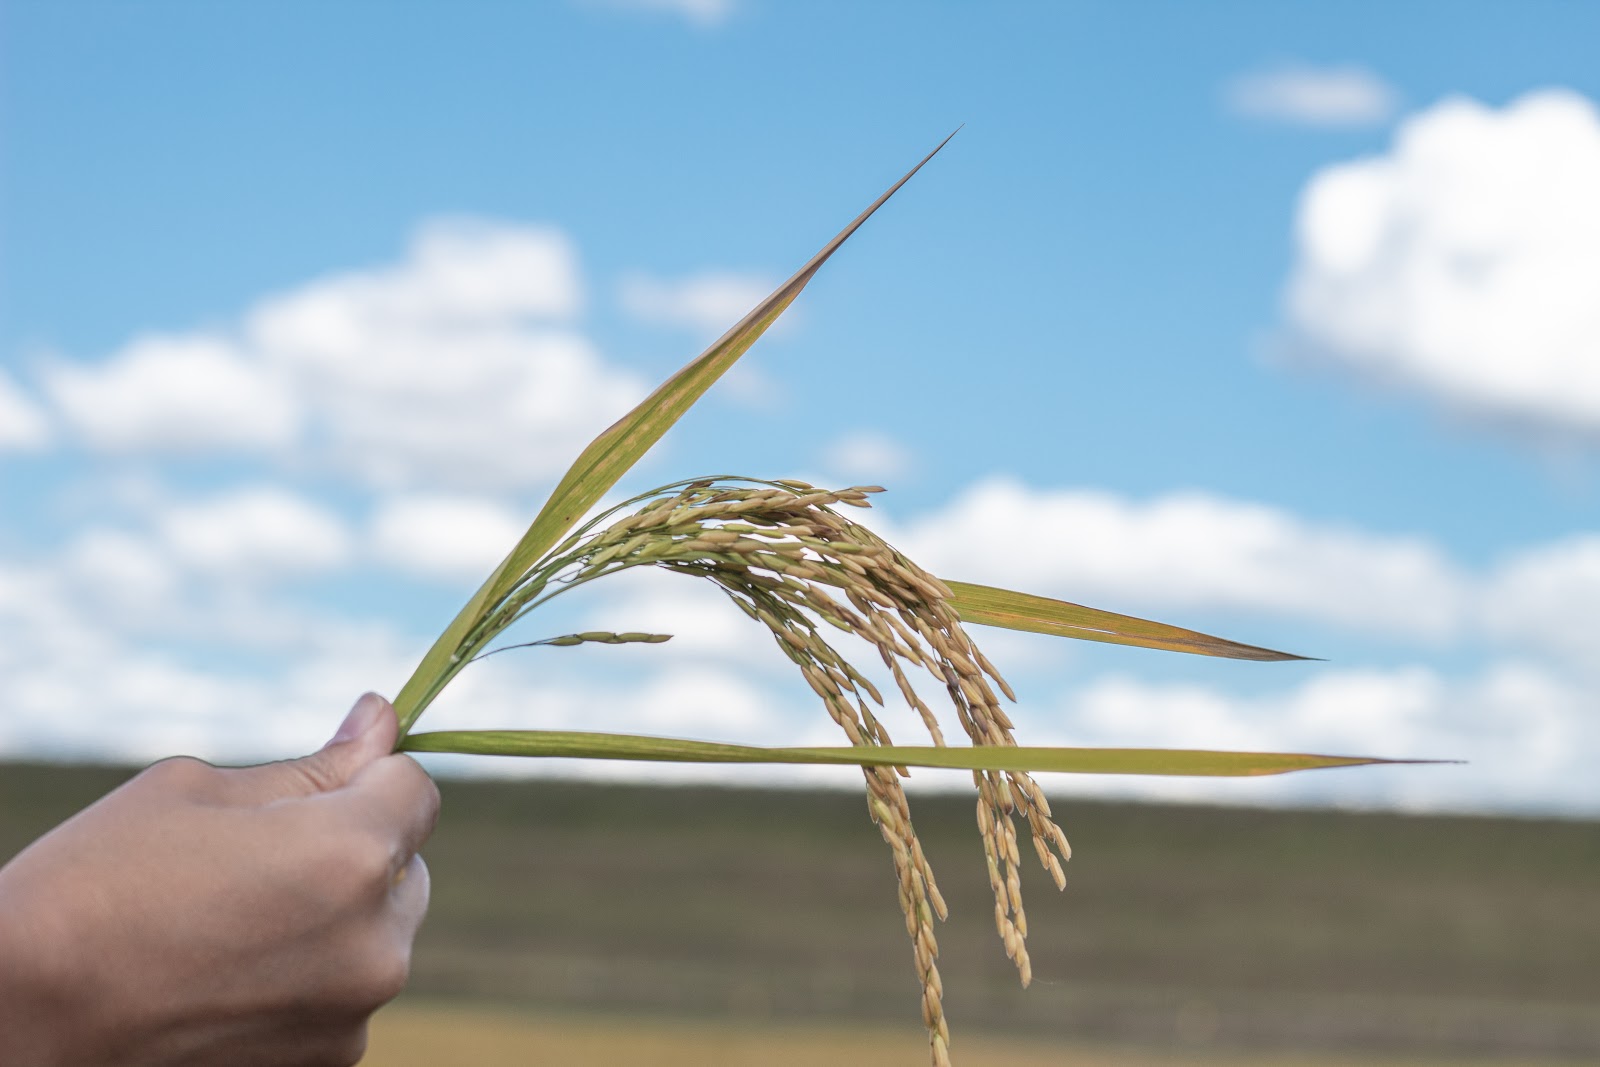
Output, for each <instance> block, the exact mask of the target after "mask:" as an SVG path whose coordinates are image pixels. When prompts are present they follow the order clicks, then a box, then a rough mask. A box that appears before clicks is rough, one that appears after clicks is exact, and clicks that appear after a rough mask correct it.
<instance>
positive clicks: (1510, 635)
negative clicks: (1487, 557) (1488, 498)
mask: <svg viewBox="0 0 1600 1067" xmlns="http://www.w3.org/2000/svg"><path fill="white" fill-rule="evenodd" d="M1597 606H1600V536H1595V535H1593V534H1588V535H1581V536H1577V537H1572V538H1568V539H1565V540H1562V541H1558V542H1555V543H1553V544H1548V545H1540V546H1536V547H1534V548H1531V549H1527V550H1525V551H1522V552H1519V553H1517V554H1515V555H1514V556H1512V557H1511V558H1509V559H1507V560H1505V561H1504V562H1503V563H1502V564H1501V565H1500V566H1499V567H1497V568H1496V569H1495V572H1494V574H1493V575H1492V576H1491V577H1490V579H1489V580H1488V581H1487V583H1486V587H1485V590H1484V595H1483V599H1482V607H1481V610H1482V614H1483V625H1484V627H1485V629H1486V630H1487V631H1488V632H1489V633H1490V634H1491V635H1493V636H1495V637H1497V638H1499V639H1501V640H1503V641H1508V642H1512V643H1515V644H1517V645H1520V646H1522V647H1525V648H1534V649H1543V650H1548V651H1553V652H1555V653H1557V654H1558V655H1563V656H1566V657H1568V658H1570V660H1571V662H1572V663H1573V664H1575V665H1578V666H1585V665H1586V666H1587V667H1588V668H1589V669H1590V670H1591V671H1594V672H1595V673H1596V677H1600V610H1597Z"/></svg>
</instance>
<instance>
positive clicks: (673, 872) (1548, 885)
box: [0, 765, 1600, 1067]
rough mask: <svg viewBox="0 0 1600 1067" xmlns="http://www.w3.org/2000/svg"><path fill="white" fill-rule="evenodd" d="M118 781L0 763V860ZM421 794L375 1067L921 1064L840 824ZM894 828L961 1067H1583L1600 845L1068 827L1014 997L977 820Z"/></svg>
mask: <svg viewBox="0 0 1600 1067" xmlns="http://www.w3.org/2000/svg"><path fill="white" fill-rule="evenodd" d="M126 774H127V772H126V771H115V770H105V769H73V770H64V769H60V768H52V767H38V766H29V765H0V857H4V856H8V855H10V854H11V852H12V851H14V850H15V849H16V848H18V847H20V846H21V844H23V843H24V842H25V841H26V840H27V839H29V838H30V837H32V836H33V835H35V834H37V833H38V832H40V831H42V830H43V829H45V828H46V827H48V826H49V825H51V824H52V823H53V822H54V821H56V820H58V819H60V818H62V817H64V816H65V815H66V814H69V813H70V812H71V811H72V810H75V808H76V807H78V806H80V805H81V804H82V803H84V802H85V801H86V800H88V799H90V798H91V797H93V796H95V795H97V794H98V793H99V792H103V791H104V790H105V789H106V788H109V787H110V786H111V785H112V784H114V783H115V782H116V781H117V780H119V779H120V778H121V777H124V776H125V775H126ZM443 791H444V795H445V813H444V817H443V819H442V821H441V824H440V827H439V830H438V832H437V833H436V834H435V836H434V839H433V841H432V842H431V843H430V845H429V847H428V849H427V850H426V855H427V857H428V861H429V864H430V866H431V868H432V871H433V876H434V905H433V911H432V914H431V915H430V918H429V922H428V924H427V926H426V927H425V928H424V931H423V935H422V937H421V939H420V940H419V943H418V947H417V956H416V960H415V966H414V971H413V982H412V989H411V992H410V993H408V994H407V997H406V998H403V999H402V1002H401V1004H400V1005H398V1006H397V1008H396V1009H395V1010H393V1011H392V1013H390V1014H386V1015H385V1016H383V1017H382V1019H383V1025H382V1026H381V1027H380V1028H379V1031H378V1041H379V1043H378V1044H377V1045H375V1046H374V1055H375V1056H376V1055H380V1054H381V1055H390V1054H391V1052H389V1051H386V1050H387V1049H389V1048H390V1047H391V1046H389V1045H387V1044H385V1042H387V1041H389V1040H390V1038H389V1037H388V1036H387V1035H388V1034H389V1033H390V1030H388V1029H386V1028H390V1027H394V1028H404V1027H411V1026H422V1027H426V1026H429V1025H433V1024H432V1023H428V1022H427V1018H433V1019H434V1020H435V1022H436V1021H437V1018H438V1017H437V1016H436V1015H430V1016H427V1017H424V1016H420V1015H412V1014H408V1013H409V1012H411V1011H412V1009H411V1008H409V1007H408V1004H409V1003H410V1002H411V1001H412V1000H413V999H414V1000H415V1002H416V1003H417V1004H419V1005H424V1006H427V1005H437V1004H439V1003H442V1002H448V1003H450V1004H456V1005H472V1006H478V1007H494V1008H495V1009H497V1010H499V1009H504V1010H505V1012H507V1013H508V1014H506V1015H503V1016H497V1018H500V1019H502V1022H501V1023H500V1024H499V1025H501V1026H502V1027H509V1028H510V1029H504V1030H503V1031H497V1032H504V1033H507V1034H510V1033H513V1032H520V1031H518V1029H517V1028H518V1026H519V1025H521V1024H517V1023H515V1022H513V1021H511V1020H512V1019H513V1018H514V1017H515V1015H516V1013H523V1014H524V1015H526V1014H527V1013H530V1012H531V1013H533V1014H532V1015H531V1016H529V1017H530V1018H534V1019H536V1020H537V1023H536V1025H537V1027H538V1028H539V1032H540V1033H543V1034H544V1035H545V1036H544V1037H542V1038H538V1039H539V1040H557V1039H558V1038H559V1040H562V1041H568V1040H571V1041H581V1040H589V1039H591V1038H593V1039H598V1038H599V1037H604V1038H606V1039H608V1040H609V1039H616V1040H623V1039H625V1038H627V1037H628V1035H630V1034H635V1033H638V1032H640V1030H639V1028H644V1029H647V1030H649V1033H648V1034H647V1035H646V1038H645V1039H644V1040H643V1045H644V1046H645V1047H652V1048H663V1049H665V1048H668V1047H677V1046H672V1045H662V1044H660V1042H661V1041H663V1040H665V1039H663V1038H662V1037H660V1035H659V1034H658V1033H657V1029H658V1028H660V1027H666V1028H667V1029H668V1030H671V1031H672V1032H674V1033H677V1034H679V1035H682V1036H681V1041H679V1042H678V1044H679V1045H681V1046H682V1047H683V1048H685V1049H686V1051H685V1053H684V1055H685V1056H686V1057H689V1059H684V1060H681V1061H678V1060H668V1059H658V1060H652V1059H649V1058H644V1059H636V1058H633V1053H630V1052H628V1051H627V1050H626V1049H623V1050H621V1051H602V1052H594V1053H592V1054H590V1053H573V1054H571V1055H570V1056H569V1055H568V1054H566V1053H563V1052H561V1051H560V1049H559V1048H557V1050H556V1051H551V1052H548V1053H538V1054H535V1053H526V1054H518V1055H525V1056H526V1059H519V1060H517V1062H541V1061H542V1062H552V1063H555V1062H571V1063H585V1062H593V1063H602V1064H603V1063H652V1062H660V1063H676V1062H690V1061H691V1060H692V1062H696V1063H706V1064H714V1063H719V1062H725V1063H742V1062H757V1061H754V1060H739V1059H737V1058H733V1059H723V1060H718V1059H716V1058H715V1054H720V1053H715V1054H714V1050H716V1049H722V1048H730V1049H733V1050H734V1051H732V1052H729V1053H728V1055H730V1056H737V1055H741V1054H742V1053H740V1052H738V1051H737V1048H738V1046H737V1045H736V1044H729V1043H730V1042H736V1041H739V1040H745V1038H741V1037H739V1036H738V1035H739V1033H741V1032H756V1033H759V1034H761V1035H768V1036H762V1037H760V1039H759V1041H758V1047H759V1048H761V1049H762V1052H761V1056H762V1058H761V1059H760V1060H759V1062H762V1063H773V1064H777V1063H781V1062H785V1061H781V1060H778V1059H775V1058H773V1056H774V1055H775V1053H774V1052H773V1048H774V1047H776V1046H774V1045H773V1044H772V1042H774V1041H776V1044H777V1046H782V1047H783V1048H786V1049H787V1048H790V1047H791V1044H792V1048H793V1050H794V1052H795V1054H796V1055H800V1054H801V1053H802V1052H804V1051H805V1050H809V1049H811V1048H813V1046H812V1045H811V1044H809V1042H811V1041H812V1040H818V1041H823V1042H827V1041H836V1042H837V1041H843V1042H844V1043H845V1044H846V1045H849V1046H850V1047H852V1048H854V1047H856V1046H857V1045H858V1044H860V1043H862V1042H866V1043H868V1044H867V1045H861V1047H868V1046H869V1045H870V1042H872V1041H876V1040H879V1039H880V1038H881V1039H882V1040H892V1043H893V1044H894V1045H895V1047H896V1048H898V1047H899V1046H900V1042H901V1041H906V1042H908V1047H909V1051H908V1053H907V1055H908V1056H909V1057H910V1058H909V1059H907V1060H906V1061H905V1062H906V1063H908V1064H911V1063H916V1062H920V1050H921V1048H922V1043H921V1038H920V1036H919V1035H918V1033H917V1030H916V1025H915V1023H916V1019H917V989H916V983H915V980H914V979H913V977H912V975H911V969H910V950H909V948H908V946H907V944H906V943H905V936H904V927H903V924H902V920H901V918H900V915H899V911H898V909H897V907H896V905H895V892H894V885H893V877H892V869H891V866H890V862H889V859H888V856H887V854H886V852H885V850H884V848H883V846H882V844H881V842H880V841H879V840H878V837H877V832H876V830H875V829H874V828H873V827H872V825H871V824H870V822H869V821H868V820H867V817H866V811H865V804H864V802H863V801H862V799H861V798H860V797H858V796H854V795H851V794H845V793H803V792H782V791H777V790H772V791H761V790H745V791H736V790H718V789H705V788H693V789H689V788H685V789H669V788H657V789H652V788H644V787H623V786H599V785H586V784H576V783H560V782H527V783H484V782H461V781H447V782H445V783H443ZM913 811H914V813H915V816H916V820H917V824H918V826H919V828H920V830H921V832H922V835H923V837H924V840H925V843H926V847H927V850H928V853H929V856H930V858H931V860H932V862H933V864H934V866H935V869H936V870H937V871H938V872H939V874H940V878H941V885H942V888H943V890H944V893H945V896H946V897H947V898H948V900H949V902H950V906H951V912H952V915H951V919H950V921H949V922H948V923H947V924H945V925H944V926H943V927H942V928H941V930H940V933H939V938H940V944H941V947H942V956H941V963H942V965H943V969H944V974H945V988H946V1005H947V1010H948V1013H949V1016H950V1018H951V1022H952V1025H953V1026H954V1028H955V1033H956V1036H957V1039H958V1041H959V1042H960V1043H961V1044H960V1047H961V1049H962V1051H963V1052H964V1053H970V1055H964V1056H963V1059H962V1062H963V1064H964V1065H967V1067H970V1065H971V1064H973V1063H975V1062H983V1061H982V1060H979V1059H977V1058H976V1057H977V1056H978V1055H982V1054H983V1053H982V1052H981V1051H980V1050H981V1049H983V1048H984V1047H986V1046H985V1044H984V1042H986V1041H988V1040H989V1039H990V1037H992V1036H994V1035H1007V1036H1009V1037H1013V1038H1022V1039H1026V1040H1028V1041H1030V1042H1044V1043H1046V1047H1049V1048H1051V1049H1058V1048H1060V1047H1062V1046H1061V1043H1062V1042H1068V1044H1067V1045H1066V1046H1065V1047H1067V1048H1070V1049H1073V1050H1080V1049H1085V1048H1087V1049H1091V1050H1101V1051H1094V1052H1093V1053H1092V1056H1093V1058H1091V1059H1088V1060H1085V1059H1082V1058H1080V1059H1077V1060H1074V1059H1072V1058H1070V1055H1079V1056H1087V1055H1091V1053H1089V1052H1083V1053H1081V1054H1080V1053H1079V1052H1076V1051H1074V1052H1072V1053H1071V1054H1070V1055H1068V1054H1064V1053H1051V1055H1054V1056H1055V1057H1056V1058H1054V1059H1042V1060H1040V1059H1035V1060H1028V1059H1019V1058H1016V1057H1019V1056H1023V1055H1024V1052H1020V1051H1019V1052H1016V1053H1015V1055H1011V1054H1010V1053H1008V1054H1007V1055H1010V1056H1011V1058H1007V1059H1005V1060H1004V1062H1007V1063H1022V1064H1029V1063H1034V1062H1038V1063H1091V1062H1092V1063H1104V1064H1108V1065H1113V1064H1114V1065H1119V1067H1120V1065H1122V1064H1130V1065H1131V1064H1141V1065H1142V1064H1146V1063H1158V1062H1159V1063H1188V1062H1200V1063H1204V1062H1227V1063H1239V1064H1254V1063H1257V1062H1260V1063H1273V1064H1277V1063H1289V1062H1298V1063H1327V1064H1333V1063H1337V1064H1341V1065H1343V1064H1347V1063H1349V1064H1354V1063H1358V1062H1359V1063H1368V1064H1379V1063H1382V1064H1394V1063H1399V1062H1409V1061H1407V1060H1406V1059H1405V1058H1406V1057H1414V1058H1416V1059H1417V1060H1420V1061H1423V1062H1437V1063H1467V1062H1482V1063H1485V1064H1488V1063H1496V1064H1512V1063H1515V1064H1518V1065H1528V1064H1534V1063H1540V1062H1543V1061H1547V1060H1548V1061H1563V1062H1566V1063H1569V1064H1570V1063H1600V832H1597V831H1600V827H1596V826H1595V825H1594V824H1593V823H1582V822H1559V821H1536V820H1516V819H1477V818H1419V817H1404V816H1393V815H1371V814H1348V813H1337V812H1285V811H1266V810H1229V809H1208V808H1197V807H1164V806H1154V805H1149V806H1146V805H1113V804H1097V803H1086V802H1064V803H1062V804H1060V805H1058V815H1059V816H1060V821H1061V824H1062V825H1063V826H1064V827H1065V828H1066V830H1067V832H1068V834H1069V835H1070V836H1071V837H1072V839H1073V844H1074V847H1075V849H1076V856H1075V858H1074V860H1073V862H1072V864H1071V866H1070V868H1069V879H1070V880H1069V884H1068V888H1067V891H1066V892H1065V893H1064V894H1057V893H1055V891H1054V890H1053V889H1052V888H1051V887H1050V885H1049V884H1048V882H1047V881H1046V879H1045V878H1044V877H1043V876H1042V872H1037V871H1031V870H1030V871H1029V872H1028V874H1029V875H1034V874H1038V875H1039V876H1038V877H1032V878H1025V894H1026V895H1027V897H1028V907H1029V919H1030V926H1031V929H1032V933H1031V936H1030V939H1029V945H1030V948H1031V951H1032V953H1033V958H1034V969H1035V974H1036V978H1035V982H1034V985H1033V987H1032V988H1031V989H1028V990H1026V991H1024V990H1021V989H1019V988H1017V984H1016V980H1015V975H1014V972H1013V971H1012V970H1011V967H1010V964H1009V963H1008V961H1007V960H1006V959H1005V957H1004V954H1003V953H1002V952H1001V950H1000V948H999V946H998V943H997V940H996V938H995V936H994V927H993V921H992V904H991V902H990V900H989V896H988V885H987V881H986V878H985V876H984V873H983V865H982V859H981V853H980V851H979V846H978V843H977V839H976V834H975V829H974V827H973V818H972V801H971V800H970V799H969V798H966V797H944V796H933V797H916V798H913ZM418 1010H420V1009H418ZM434 1010H435V1009H434V1008H431V1007H430V1008H429V1011H434ZM583 1018H588V1019H591V1020H592V1019H595V1018H604V1019H606V1020H608V1021H605V1022H602V1023H582V1024H580V1023H578V1022H574V1021H573V1020H574V1019H583ZM563 1020H564V1021H563ZM584 1027H588V1030H585V1029H584ZM730 1027H732V1028H733V1029H732V1030H730V1029H729V1028H730ZM574 1028H576V1029H574ZM739 1028H746V1030H744V1031H741V1030H740V1029H739ZM749 1028H754V1030H750V1029H749ZM773 1028H777V1029H773ZM854 1028H861V1029H859V1030H857V1029H854ZM885 1028H887V1030H886V1029H885ZM394 1033H395V1035H396V1036H395V1039H396V1040H398V1041H400V1043H401V1045H403V1046H405V1047H406V1048H422V1047H424V1045H425V1039H424V1038H423V1037H420V1036H417V1035H418V1034H420V1033H421V1031H415V1032H413V1031H411V1030H405V1031H404V1032H402V1031H401V1030H400V1029H396V1030H395V1031H394ZM585 1033H588V1034H589V1035H590V1037H585V1036H584V1034H585ZM772 1034H778V1035H780V1037H779V1038H776V1039H775V1038H773V1037H771V1036H770V1035H772ZM840 1034H845V1035H846V1036H844V1037H840V1036H838V1035H840ZM885 1034H888V1035H908V1036H906V1037H898V1036H891V1037H882V1035H885ZM552 1035H554V1036H552ZM781 1035H789V1036H787V1037H783V1036H781ZM803 1035H804V1036H803ZM829 1035H834V1036H829ZM873 1035H879V1036H876V1037H875V1036H873ZM506 1040H508V1041H509V1040H511V1038H509V1037H508V1038H507V1039H506ZM674 1040H677V1039H674ZM871 1047H876V1046H871ZM1038 1047H1041V1046H1038V1045H1030V1046H1029V1048H1038ZM1113 1048H1121V1049H1129V1050H1137V1051H1138V1053H1139V1056H1143V1057H1146V1058H1139V1056H1135V1057H1134V1058H1131V1059H1129V1058H1124V1059H1121V1060H1118V1059H1115V1058H1109V1057H1110V1056H1111V1054H1110V1052H1108V1051H1104V1050H1109V1049H1113ZM697 1049H698V1050H699V1051H698V1052H697V1051H695V1050H697ZM836 1049H837V1046H836ZM394 1054H398V1053H394ZM665 1054H666V1053H665V1052H663V1053H662V1055H665ZM806 1054H808V1055H809V1054H810V1053H809V1052H806ZM997 1054H998V1053H997ZM1027 1054H1029V1055H1031V1054H1033V1053H1027ZM484 1055H485V1056H488V1055H490V1053H485V1054H484ZM641 1055H642V1054H641ZM817 1055H818V1056H823V1057H827V1058H828V1060H829V1062H830V1063H831V1064H838V1063H850V1062H860V1061H862V1060H864V1059H865V1056H864V1054H861V1053H859V1052H855V1053H846V1052H840V1051H837V1050H835V1051H829V1050H828V1047H827V1046H826V1044H824V1045H823V1046H821V1047H820V1051H819V1052H818V1053H817ZM889 1055H891V1054H889V1053H885V1056H886V1057H887V1056H889ZM892 1055H899V1053H898V1052H896V1053H893V1054H892ZM1130 1055H1132V1053H1130ZM1197 1055H1207V1056H1210V1057H1212V1059H1211V1060H1209V1061H1208V1060H1206V1059H1200V1060H1193V1057H1194V1056H1197ZM1286 1055H1298V1056H1303V1057H1308V1059H1305V1060H1299V1061H1296V1060H1284V1059H1281V1057H1283V1056H1286ZM1063 1056H1066V1057H1067V1058H1063ZM1253 1056H1261V1057H1274V1056H1276V1057H1280V1058H1279V1059H1271V1058H1267V1059H1261V1060H1257V1059H1252V1058H1250V1057H1253ZM1316 1056H1324V1057H1329V1058H1326V1059H1323V1060H1316V1059H1315V1058H1314V1057H1316ZM370 1062H374V1063H384V1062H388V1061H383V1060H376V1059H374V1060H371V1061H370ZM395 1062H396V1063H400V1062H412V1061H395ZM431 1062H434V1063H444V1062H471V1063H489V1062H493V1061H492V1060H489V1059H486V1058H479V1057H476V1056H466V1057H462V1056H455V1055H443V1054H441V1055H440V1056H439V1057H438V1058H435V1059H433V1060H432V1061H431ZM793 1062H795V1063H801V1062H820V1060H818V1059H812V1060H795V1061H793ZM883 1062H886V1063H889V1062H898V1061H896V1060H892V1059H888V1058H886V1059H884V1060H883Z"/></svg>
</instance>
